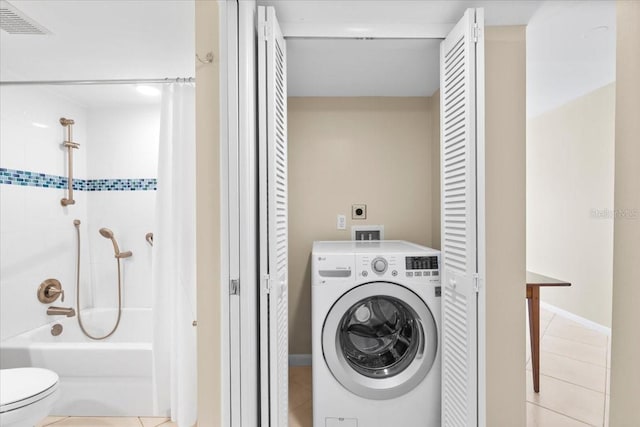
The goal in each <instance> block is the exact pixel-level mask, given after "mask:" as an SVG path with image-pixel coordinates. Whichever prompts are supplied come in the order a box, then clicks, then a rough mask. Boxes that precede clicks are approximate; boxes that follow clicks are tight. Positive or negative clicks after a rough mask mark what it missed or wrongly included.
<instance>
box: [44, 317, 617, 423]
mask: <svg viewBox="0 0 640 427" xmlns="http://www.w3.org/2000/svg"><path fill="white" fill-rule="evenodd" d="M527 328H528V325H527ZM527 331H528V329H527ZM540 336H541V340H540V347H541V351H540V393H537V394H536V393H534V392H533V385H532V378H531V361H530V360H529V359H530V350H529V342H528V341H527V360H526V369H525V374H526V378H527V380H526V382H527V391H526V396H527V427H585V426H597V427H608V425H609V423H608V418H609V416H608V410H609V377H610V365H609V363H610V362H609V360H610V355H609V354H610V346H609V337H608V336H607V335H605V334H603V333H600V332H597V331H594V330H592V329H589V328H586V327H584V326H582V325H580V324H578V323H576V322H573V321H571V320H569V319H567V318H565V317H562V316H561V315H557V314H553V313H551V312H548V311H545V310H541V313H540ZM528 337H529V333H528V332H527V338H528ZM311 393H312V387H311V367H310V366H302V367H291V368H290V369H289V427H311V425H312V399H311ZM50 425H53V426H55V427H62V426H75V427H98V426H113V427H116V426H117V427H129V426H132V427H134V426H135V427H156V426H160V425H161V426H163V427H172V426H175V424H174V423H172V422H171V421H169V420H168V419H166V418H143V417H140V418H136V417H133V418H97V417H96V418H85V417H49V418H47V419H46V420H45V421H44V422H43V423H41V424H39V425H38V427H44V426H50Z"/></svg>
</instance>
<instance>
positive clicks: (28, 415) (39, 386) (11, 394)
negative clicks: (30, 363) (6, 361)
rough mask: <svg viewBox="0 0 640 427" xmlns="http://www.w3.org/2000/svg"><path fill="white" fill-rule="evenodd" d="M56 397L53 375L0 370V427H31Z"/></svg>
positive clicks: (39, 371) (37, 370)
mask: <svg viewBox="0 0 640 427" xmlns="http://www.w3.org/2000/svg"><path fill="white" fill-rule="evenodd" d="M58 393H59V390H58V374H56V373H55V372H53V371H50V370H48V369H41V368H16V369H0V427H33V426H34V425H36V424H37V423H38V422H40V421H42V420H43V419H44V418H46V417H47V415H49V413H50V411H51V408H52V407H53V404H54V403H55V401H56V399H57V398H58Z"/></svg>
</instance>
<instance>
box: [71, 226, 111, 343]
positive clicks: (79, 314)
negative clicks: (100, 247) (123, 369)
mask: <svg viewBox="0 0 640 427" xmlns="http://www.w3.org/2000/svg"><path fill="white" fill-rule="evenodd" d="M73 225H75V227H76V236H77V239H76V240H77V250H78V256H77V258H76V259H77V262H76V312H77V313H78V325H80V329H81V330H82V333H83V334H85V335H86V336H87V337H89V338H91V339H92V340H103V339H105V338H109V337H110V336H111V335H113V333H114V332H115V331H116V329H118V325H119V324H120V317H121V316H122V275H121V273H120V258H118V257H116V262H117V263H118V318H117V320H116V324H115V326H114V327H113V329H112V330H111V332H109V333H108V334H106V335H104V336H101V337H97V336H94V335H91V334H90V333H89V332H87V330H86V329H85V327H84V325H83V324H82V312H81V311H80V220H79V219H76V220H74V221H73Z"/></svg>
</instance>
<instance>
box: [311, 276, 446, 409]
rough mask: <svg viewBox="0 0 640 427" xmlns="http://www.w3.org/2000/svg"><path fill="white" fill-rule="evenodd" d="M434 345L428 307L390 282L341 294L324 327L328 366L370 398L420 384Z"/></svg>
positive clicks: (350, 387)
mask: <svg viewBox="0 0 640 427" xmlns="http://www.w3.org/2000/svg"><path fill="white" fill-rule="evenodd" d="M437 347H438V337H437V329H436V323H435V320H434V318H433V314H432V313H431V310H429V307H427V305H426V304H425V302H424V301H423V300H422V299H421V298H420V297H419V296H418V295H416V294H415V293H414V292H412V291H411V290H409V289H407V288H405V287H404V286H401V285H398V284H395V283H389V282H371V283H366V284H363V285H360V286H358V287H355V288H353V289H351V290H350V291H349V292H347V293H345V294H344V295H342V296H341V297H340V299H338V300H337V301H336V303H335V304H334V305H333V306H332V307H331V309H330V310H329V313H328V314H327V317H326V318H325V321H324V326H323V328H322V351H323V354H324V359H325V361H326V362H327V365H328V367H329V370H330V371H331V373H332V374H333V376H334V377H335V378H336V379H337V380H338V381H339V382H340V384H342V385H343V386H344V387H345V388H346V389H347V390H349V391H351V392H352V393H355V394H357V395H359V396H362V397H365V398H368V399H391V398H394V397H398V396H402V395H403V394H406V393H407V392H409V391H410V390H412V389H413V388H414V387H416V386H417V385H418V384H420V382H421V381H422V380H423V379H424V377H425V376H426V375H427V373H429V370H430V369H431V366H432V365H433V362H434V361H435V358H436V353H437Z"/></svg>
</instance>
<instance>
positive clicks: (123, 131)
mask: <svg viewBox="0 0 640 427" xmlns="http://www.w3.org/2000/svg"><path fill="white" fill-rule="evenodd" d="M88 120H89V138H90V142H89V145H90V148H89V149H88V151H87V153H88V157H87V172H88V175H87V177H88V178H105V177H109V178H155V177H156V176H157V171H158V134H159V130H160V106H159V105H142V106H129V107H118V108H97V109H91V110H89V114H88Z"/></svg>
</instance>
